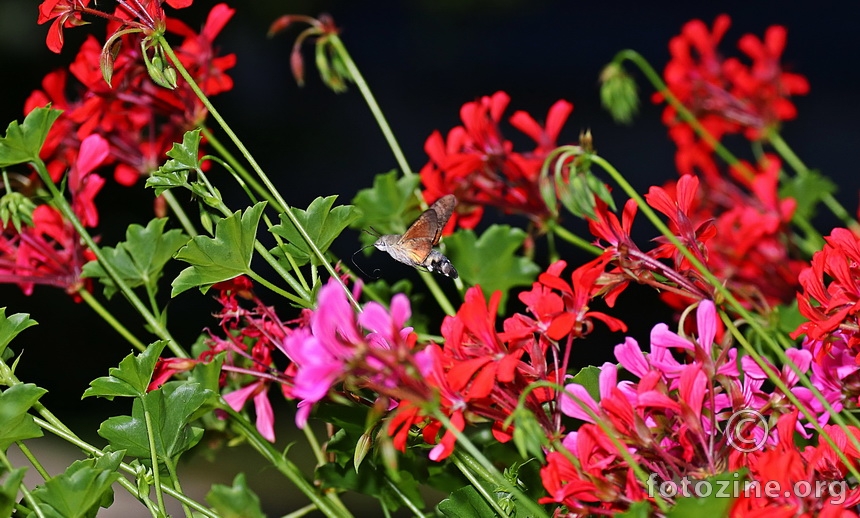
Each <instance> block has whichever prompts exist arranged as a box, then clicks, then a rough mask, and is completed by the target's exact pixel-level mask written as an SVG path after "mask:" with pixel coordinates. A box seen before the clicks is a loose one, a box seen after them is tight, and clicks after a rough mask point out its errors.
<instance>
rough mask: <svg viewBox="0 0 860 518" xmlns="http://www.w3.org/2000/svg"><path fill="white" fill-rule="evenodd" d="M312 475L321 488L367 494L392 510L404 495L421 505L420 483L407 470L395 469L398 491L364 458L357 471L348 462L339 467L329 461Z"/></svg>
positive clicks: (401, 501)
mask: <svg viewBox="0 0 860 518" xmlns="http://www.w3.org/2000/svg"><path fill="white" fill-rule="evenodd" d="M315 475H316V477H317V479H318V480H320V482H321V483H322V487H323V488H324V489H328V488H332V489H335V488H336V489H338V490H347V491H355V492H356V493H361V494H364V495H370V496H373V497H375V498H377V499H379V500H380V501H381V502H383V503H384V504H385V506H386V507H387V508H388V509H390V510H392V511H394V510H397V509H399V508H400V507H402V506H403V498H404V497H405V498H408V499H409V500H410V501H411V502H412V503H413V504H414V505H415V506H416V507H417V508H419V509H420V508H423V507H424V500H423V499H422V497H421V493H420V491H419V484H418V482H417V481H416V480H415V477H413V475H412V473H410V472H408V471H402V470H401V471H398V472H397V485H396V489H397V491H395V490H394V488H393V487H392V486H391V485H392V484H393V482H392V481H391V479H389V478H387V477H386V475H385V472H384V471H383V470H382V469H380V468H379V467H378V466H374V464H373V463H372V462H370V461H368V460H367V459H365V461H364V462H362V463H361V466H360V467H359V468H358V471H356V469H355V467H354V466H353V464H352V463H351V462H348V463H346V465H342V466H341V465H338V464H334V463H329V464H324V465H323V466H320V467H319V468H318V469H317V471H316V474H315ZM398 493H399V494H398Z"/></svg>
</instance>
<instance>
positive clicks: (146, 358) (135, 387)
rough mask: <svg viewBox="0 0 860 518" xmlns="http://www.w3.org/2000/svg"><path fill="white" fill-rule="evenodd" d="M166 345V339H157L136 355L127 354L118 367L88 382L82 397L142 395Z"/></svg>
mask: <svg viewBox="0 0 860 518" xmlns="http://www.w3.org/2000/svg"><path fill="white" fill-rule="evenodd" d="M166 345H167V341H166V340H159V341H157V342H153V343H152V344H150V345H149V347H147V348H146V350H145V351H143V352H142V353H140V354H139V355H137V356H135V355H134V353H132V354H129V355H128V356H126V357H125V358H123V360H122V361H121V362H119V367H111V368H110V370H108V376H102V377H101V378H96V379H94V380H93V381H92V382H90V388H88V389H87V390H86V391H85V392H84V395H83V397H89V396H100V397H103V398H107V399H109V400H113V398H115V397H116V396H121V397H123V396H124V397H141V396H143V395H144V394H146V389H147V387H149V381H150V380H151V379H152V372H153V371H154V370H155V363H156V362H157V361H158V357H159V356H161V351H163V350H164V347H165V346H166ZM82 399H83V398H82Z"/></svg>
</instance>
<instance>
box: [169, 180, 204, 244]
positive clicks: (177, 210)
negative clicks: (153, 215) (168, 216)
mask: <svg viewBox="0 0 860 518" xmlns="http://www.w3.org/2000/svg"><path fill="white" fill-rule="evenodd" d="M161 195H162V196H163V197H164V199H165V201H167V206H168V207H170V210H171V211H173V215H174V216H176V218H177V219H178V220H179V224H180V225H182V228H183V229H184V230H185V233H186V234H188V235H189V236H191V237H194V236H196V235H197V229H196V228H194V223H192V222H191V219H189V218H188V214H186V213H185V209H183V208H182V205H180V204H179V201H177V200H176V196H174V195H173V192H172V191H169V190H167V191H164V192H163V193H161Z"/></svg>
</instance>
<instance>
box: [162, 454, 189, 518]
mask: <svg viewBox="0 0 860 518" xmlns="http://www.w3.org/2000/svg"><path fill="white" fill-rule="evenodd" d="M164 465H165V466H167V472H168V473H170V478H171V480H172V482H173V489H175V490H176V491H178V492H180V493H182V485H181V484H180V483H179V476H178V475H177V473H176V464H175V463H174V462H173V459H164ZM182 510H183V511H185V516H186V518H192V513H191V508H190V507H188V506H187V505H185V504H184V503H183V504H182Z"/></svg>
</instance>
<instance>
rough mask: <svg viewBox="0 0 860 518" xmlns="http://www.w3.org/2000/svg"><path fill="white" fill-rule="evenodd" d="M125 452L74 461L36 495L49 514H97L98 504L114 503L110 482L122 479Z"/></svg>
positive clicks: (75, 517)
mask: <svg viewBox="0 0 860 518" xmlns="http://www.w3.org/2000/svg"><path fill="white" fill-rule="evenodd" d="M122 453H123V452H113V453H109V454H106V455H105V456H104V457H102V458H100V459H98V460H95V459H87V460H78V461H75V462H73V463H72V464H71V465H70V466H69V467H68V469H66V471H65V472H64V473H61V474H60V475H57V476H56V477H53V478H51V479H50V480H48V481H47V482H45V485H44V486H42V487H38V488H36V489H35V490H33V493H32V494H33V498H35V499H36V500H37V501H38V502H40V504H39V508H40V509H41V510H42V511H43V512H45V514H46V515H47V516H62V517H64V518H78V517H87V518H89V517H94V516H96V513H97V512H98V509H99V507H109V506H110V505H111V504H112V503H113V490H112V489H111V484H113V483H114V482H116V481H117V480H118V479H119V473H117V472H116V469H117V468H118V467H119V464H120V461H121V460H122Z"/></svg>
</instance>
